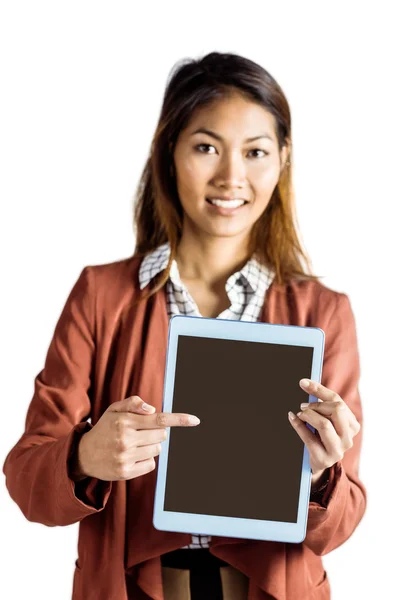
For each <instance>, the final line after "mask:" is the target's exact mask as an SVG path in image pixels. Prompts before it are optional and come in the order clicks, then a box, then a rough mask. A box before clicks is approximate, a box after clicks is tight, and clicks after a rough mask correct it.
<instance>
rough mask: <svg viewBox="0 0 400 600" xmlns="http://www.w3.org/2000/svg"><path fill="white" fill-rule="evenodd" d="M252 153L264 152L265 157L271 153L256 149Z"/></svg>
mask: <svg viewBox="0 0 400 600" xmlns="http://www.w3.org/2000/svg"><path fill="white" fill-rule="evenodd" d="M250 152H262V153H263V154H264V155H265V156H268V154H269V152H265V150H261V148H255V149H254V150H250ZM256 158H258V157H256ZM260 158H261V157H260Z"/></svg>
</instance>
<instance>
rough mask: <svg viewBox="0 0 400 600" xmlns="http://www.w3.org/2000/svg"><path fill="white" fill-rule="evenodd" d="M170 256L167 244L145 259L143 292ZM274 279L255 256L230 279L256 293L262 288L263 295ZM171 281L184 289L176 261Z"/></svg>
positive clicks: (143, 262) (142, 270)
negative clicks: (247, 286)
mask: <svg viewBox="0 0 400 600" xmlns="http://www.w3.org/2000/svg"><path fill="white" fill-rule="evenodd" d="M169 255H170V247H169V243H168V242H167V243H165V244H162V245H161V246H159V247H158V248H156V249H155V250H153V251H152V252H150V253H149V254H147V256H145V257H144V258H143V260H142V263H141V265H140V269H139V284H140V289H141V290H142V289H143V288H145V287H146V285H148V284H149V283H150V281H151V280H152V279H153V278H154V277H155V276H156V275H157V274H158V273H160V271H162V270H164V269H165V268H166V266H167V264H168V260H169ZM272 277H273V276H272V273H271V271H270V270H269V269H268V268H267V267H266V266H264V265H262V264H261V263H260V262H259V261H258V260H257V259H256V258H255V257H254V256H253V257H252V258H250V259H249V260H248V261H247V263H246V264H245V265H244V267H243V268H242V269H241V270H240V271H237V272H236V273H234V274H233V275H232V276H231V277H230V280H232V284H234V283H238V282H242V283H244V284H245V285H246V284H247V285H249V286H250V288H251V290H252V291H253V292H254V293H256V292H257V291H260V287H262V288H263V289H262V293H263V292H264V291H265V288H266V287H268V285H269V283H270V282H271V279H272ZM170 279H171V281H172V283H173V284H174V285H175V286H177V287H178V288H182V287H183V284H182V282H181V279H180V276H179V270H178V265H177V262H176V260H174V261H173V262H172V265H171V270H170ZM228 281H229V280H228Z"/></svg>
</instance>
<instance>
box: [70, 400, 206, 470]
mask: <svg viewBox="0 0 400 600" xmlns="http://www.w3.org/2000/svg"><path fill="white" fill-rule="evenodd" d="M142 407H143V400H142V399H141V398H140V397H139V396H131V397H129V398H125V399H124V400H120V401H119V402H114V403H113V404H111V405H110V406H109V407H108V408H107V410H106V411H105V412H104V413H103V415H102V416H101V417H100V419H99V420H98V422H97V423H96V425H94V427H93V428H92V429H91V430H90V431H88V432H86V433H85V434H84V435H83V436H82V437H81V439H80V441H79V444H78V447H77V451H76V457H75V458H76V463H75V468H74V469H73V474H72V476H71V477H72V478H73V480H74V481H80V480H81V479H84V478H85V477H96V478H97V479H102V480H103V481H121V480H126V479H134V478H135V477H140V475H145V474H146V473H149V472H150V471H153V470H154V469H155V466H156V463H155V460H154V457H155V456H158V455H159V454H160V453H161V442H163V441H164V440H165V439H166V437H167V430H166V427H193V426H194V425H198V423H200V421H199V420H198V419H197V417H193V415H187V414H182V413H156V412H155V408H154V406H151V407H149V409H150V410H149V411H146V410H144V409H143V408H142ZM191 419H195V421H194V422H191Z"/></svg>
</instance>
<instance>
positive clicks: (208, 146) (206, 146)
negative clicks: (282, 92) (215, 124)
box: [196, 144, 269, 158]
mask: <svg viewBox="0 0 400 600" xmlns="http://www.w3.org/2000/svg"><path fill="white" fill-rule="evenodd" d="M202 148H214V146H213V145H212V144H198V145H197V146H196V150H199V151H200V152H202V153H203V154H210V153H209V152H207V151H203V150H202ZM214 149H215V148H214ZM251 152H262V153H263V155H265V156H268V155H269V152H266V151H265V150H262V149H261V148H254V149H253V150H250V151H249V153H251ZM261 157H262V155H261V156H260V155H258V156H255V158H261Z"/></svg>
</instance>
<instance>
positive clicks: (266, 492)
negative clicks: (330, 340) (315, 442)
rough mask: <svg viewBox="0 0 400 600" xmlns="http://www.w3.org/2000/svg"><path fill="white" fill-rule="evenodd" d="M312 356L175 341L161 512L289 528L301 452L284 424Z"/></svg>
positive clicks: (254, 345) (249, 345)
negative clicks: (181, 422)
mask: <svg viewBox="0 0 400 600" xmlns="http://www.w3.org/2000/svg"><path fill="white" fill-rule="evenodd" d="M313 352H314V349H313V348H310V347H305V346H288V345H284V344H270V343H262V342H248V341H240V340H226V339H216V338H202V337H194V336H186V335H180V336H179V337H178V348H177V364H176V371H175V385H174V391H173V404H172V412H178V413H189V414H193V415H196V416H198V417H199V419H200V420H201V423H200V425H197V426H196V427H171V430H170V442H169V455H168V465H167V478H166V490H165V502H164V510H165V511H173V512H175V511H176V512H182V513H195V514H208V515H216V516H227V517H240V518H249V519H262V520H270V521H286V522H290V523H294V522H296V521H297V510H298V500H299V492H300V479H301V467H302V462H303V452H304V443H303V442H302V440H301V439H300V437H299V436H298V434H297V433H296V431H295V430H294V429H293V427H292V425H291V424H290V422H289V421H288V416H287V415H288V411H289V410H292V411H293V412H294V413H295V414H296V412H298V411H299V410H300V403H301V402H307V401H308V395H307V394H306V393H305V392H304V391H303V390H302V389H301V388H300V386H299V383H298V382H299V380H300V379H301V378H302V377H311V367H312V359H313Z"/></svg>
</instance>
